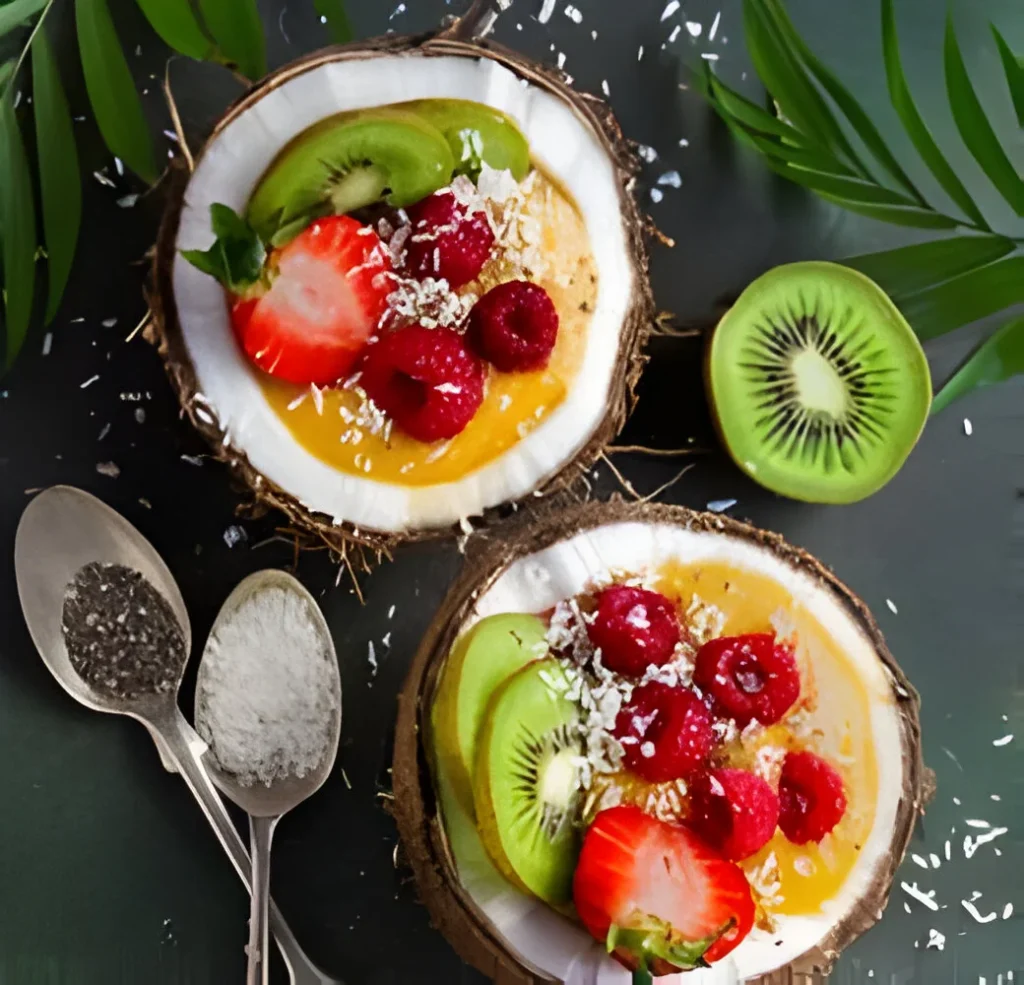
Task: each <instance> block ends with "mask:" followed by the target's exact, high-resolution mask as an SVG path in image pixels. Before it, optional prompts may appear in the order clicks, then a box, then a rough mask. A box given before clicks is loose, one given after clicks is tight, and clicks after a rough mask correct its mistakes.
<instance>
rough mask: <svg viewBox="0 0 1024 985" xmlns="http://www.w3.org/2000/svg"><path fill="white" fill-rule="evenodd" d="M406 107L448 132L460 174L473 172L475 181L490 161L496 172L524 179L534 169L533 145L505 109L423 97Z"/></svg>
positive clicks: (517, 179) (407, 104)
mask: <svg viewBox="0 0 1024 985" xmlns="http://www.w3.org/2000/svg"><path fill="white" fill-rule="evenodd" d="M402 108H403V109H406V110H408V111H409V112H410V113H415V114H416V115H417V116H420V117H422V118H423V119H424V120H426V121H427V122H428V123H429V124H431V125H432V126H435V127H437V129H438V130H440V131H441V132H442V133H443V134H444V135H445V139H446V140H447V141H448V144H449V146H450V147H451V151H452V156H453V157H454V158H455V173H456V174H466V175H469V177H471V178H472V179H473V180H474V181H475V180H476V178H477V175H478V174H479V173H480V168H481V166H482V165H484V164H486V165H488V166H489V167H492V168H494V170H495V171H506V170H507V171H511V172H512V177H513V178H515V179H516V181H522V180H523V178H525V177H526V174H527V172H528V171H529V170H530V145H529V143H527V140H526V137H524V136H523V134H522V131H521V130H520V129H519V127H517V126H516V124H515V123H514V122H513V120H512V118H511V117H509V116H507V115H506V114H505V113H502V112H501V110H497V109H494V108H493V107H492V106H485V105H484V104H483V103H474V102H471V101H470V100H468V99H422V100H418V101H416V102H412V103H405V104H403V106H402Z"/></svg>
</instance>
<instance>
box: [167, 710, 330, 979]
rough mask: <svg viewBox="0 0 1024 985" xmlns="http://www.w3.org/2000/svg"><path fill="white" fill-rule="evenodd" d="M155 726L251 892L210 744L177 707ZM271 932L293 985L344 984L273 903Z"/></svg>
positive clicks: (245, 860)
mask: <svg viewBox="0 0 1024 985" xmlns="http://www.w3.org/2000/svg"><path fill="white" fill-rule="evenodd" d="M152 724H153V731H154V732H155V733H158V734H159V735H160V736H161V738H162V739H163V746H164V748H165V749H166V751H167V753H168V755H169V757H170V759H171V760H172V761H173V762H174V764H175V766H177V768H178V772H179V773H181V775H182V777H183V778H184V780H185V782H186V783H187V784H188V787H189V789H190V790H191V791H192V793H193V795H194V796H195V798H196V800H197V801H198V802H199V806H200V807H201V808H202V809H203V813H204V814H205V815H206V818H207V820H208V821H209V822H210V826H211V827H212V828H213V830H214V832H215V833H216V835H217V838H218V840H219V841H220V843H221V845H222V846H223V847H224V851H226V852H227V854H228V858H230V859H231V861H232V863H233V864H234V867H235V871H236V872H237V873H238V874H239V876H241V878H242V882H243V883H244V884H245V887H246V889H248V890H249V891H250V892H251V891H252V863H251V862H250V860H249V853H248V852H247V851H246V848H245V843H244V842H243V841H242V838H241V836H240V835H239V834H238V830H237V829H236V828H235V825H234V822H233V821H232V820H231V816H230V815H229V814H228V812H227V808H226V807H225V806H224V801H223V800H221V798H220V793H219V792H218V791H217V788H216V787H215V786H214V785H213V782H212V781H211V780H210V777H209V774H208V773H207V772H206V768H205V767H204V766H203V764H202V756H203V753H204V752H205V751H206V743H205V742H203V740H202V739H201V738H200V737H199V735H198V733H197V732H196V731H195V729H193V728H192V726H191V725H189V723H188V722H187V721H185V717H184V715H182V714H181V711H180V710H179V709H178V707H177V706H176V705H175V707H174V708H173V709H172V711H171V712H170V713H169V714H168V715H166V716H160V717H159V718H158V719H156V720H154V721H153V723H152ZM270 929H271V930H272V931H273V933H274V938H275V939H276V940H277V946H278V947H279V948H280V949H281V955H282V957H283V958H284V963H285V964H286V965H287V966H288V975H289V978H290V980H291V983H292V985H341V983H340V982H339V981H338V980H337V979H335V978H331V977H330V976H329V975H327V974H326V973H325V972H322V971H321V970H320V969H319V968H317V967H316V965H314V964H313V962H312V961H310V959H309V958H308V957H307V956H306V953H305V951H303V950H302V947H301V946H300V945H299V942H298V941H297V940H296V939H295V935H294V934H293V933H292V931H291V928H290V927H289V926H288V924H287V923H285V919H284V917H283V916H281V911H280V910H278V908H277V906H276V905H275V904H274V901H273V900H270Z"/></svg>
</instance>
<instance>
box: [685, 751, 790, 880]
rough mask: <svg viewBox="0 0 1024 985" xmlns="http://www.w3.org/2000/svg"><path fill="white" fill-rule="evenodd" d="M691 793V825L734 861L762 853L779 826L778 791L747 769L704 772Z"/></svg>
mask: <svg viewBox="0 0 1024 985" xmlns="http://www.w3.org/2000/svg"><path fill="white" fill-rule="evenodd" d="M687 795H688V797H689V801H690V814H689V817H688V818H687V824H689V826H690V827H691V828H693V830H694V831H696V832H697V834H699V835H700V836H701V837H702V838H703V839H704V840H705V841H706V842H707V843H708V844H709V845H712V846H713V847H714V848H716V849H717V850H718V851H720V852H721V853H722V854H723V855H724V856H725V857H726V858H728V859H732V860H733V861H734V862H739V861H741V860H742V859H745V858H749V857H750V856H751V855H754V854H756V853H757V852H759V851H760V850H761V849H762V848H764V846H765V845H767V844H768V842H769V841H771V838H772V835H774V834H775V829H776V827H778V823H779V797H778V794H776V793H775V791H774V790H772V788H771V787H770V786H769V785H768V783H767V782H766V781H765V780H763V779H762V778H761V777H759V776H756V775H755V774H753V773H748V772H747V771H746V770H738V769H718V770H711V771H710V772H708V773H703V774H701V775H699V776H697V777H694V778H693V780H691V781H690V783H689V788H688V790H687Z"/></svg>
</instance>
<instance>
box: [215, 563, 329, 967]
mask: <svg viewBox="0 0 1024 985" xmlns="http://www.w3.org/2000/svg"><path fill="white" fill-rule="evenodd" d="M196 728H198V729H199V734H200V735H202V737H203V738H204V739H206V741H207V742H208V743H209V745H210V749H209V752H208V753H207V755H206V768H207V770H208V771H209V773H210V776H211V778H212V779H213V782H214V783H216V784H217V786H218V787H219V788H220V790H221V792H222V793H224V794H225V795H226V796H228V797H230V798H231V799H232V800H233V801H234V802H235V803H236V804H237V805H238V806H239V807H241V808H242V810H244V811H245V812H246V813H247V814H248V815H249V846H250V850H251V852H252V882H253V887H252V908H251V910H250V915H249V947H248V967H247V971H246V985H268V981H269V979H268V973H269V962H268V961H267V946H268V944H267V940H268V939H267V900H268V899H269V898H270V848H271V843H272V841H273V837H274V830H275V828H276V827H277V824H278V822H279V821H280V820H281V818H282V817H283V816H284V815H285V814H286V813H288V811H290V810H291V809H292V808H294V807H297V806H298V805H299V804H300V803H302V801H304V800H305V799H306V798H307V797H310V796H312V795H313V794H314V793H316V791H317V790H319V789H320V787H322V786H323V784H324V781H325V780H326V779H327V777H328V776H330V774H331V770H332V769H333V767H334V760H335V758H336V756H337V754H338V739H339V737H340V735H341V674H340V673H339V671H338V658H337V656H336V655H335V652H334V641H333V639H332V638H331V631H330V629H329V628H328V626H327V622H326V620H325V619H324V617H323V613H322V612H321V611H320V607H319V606H318V605H317V604H316V600H315V599H314V598H313V596H312V595H310V594H309V592H307V591H306V589H305V588H303V587H302V585H301V584H300V583H299V581H298V580H297V579H295V578H293V577H292V576H291V575H289V574H286V573H285V572H284V571H274V570H268V571H258V572H256V573H255V574H253V575H250V576H249V577H248V578H246V579H245V580H244V581H242V582H241V584H239V585H238V587H237V588H236V589H235V590H234V591H233V592H232V593H231V594H230V595H229V596H228V598H227V601H225V603H224V605H223V606H222V607H221V610H220V612H219V613H218V615H217V619H216V621H215V622H214V624H213V629H212V630H211V631H210V637H209V639H208V640H207V642H206V648H205V649H204V650H203V659H202V663H200V665H199V677H198V680H197V681H196Z"/></svg>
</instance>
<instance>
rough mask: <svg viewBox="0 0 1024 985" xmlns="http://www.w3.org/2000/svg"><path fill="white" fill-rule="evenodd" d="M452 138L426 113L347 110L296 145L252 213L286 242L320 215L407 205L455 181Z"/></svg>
mask: <svg viewBox="0 0 1024 985" xmlns="http://www.w3.org/2000/svg"><path fill="white" fill-rule="evenodd" d="M454 167H455V161H454V158H453V157H452V152H451V148H450V146H449V143H448V140H447V139H446V138H445V136H444V135H443V134H442V133H441V131H440V130H438V129H437V128H436V127H434V126H431V125H430V124H429V123H427V122H426V121H425V120H424V119H422V117H420V116H417V115H416V114H413V113H409V112H404V111H402V110H398V109H390V108H383V109H376V110H371V111H359V112H356V113H345V114H342V115H340V116H335V117H331V118H329V119H327V120H324V121H322V122H321V123H318V124H316V125H315V126H313V127H310V128H309V129H308V130H306V131H305V132H303V133H301V134H300V135H299V136H298V137H296V138H295V139H294V140H293V141H292V142H291V143H290V144H288V145H287V146H286V147H285V148H284V149H283V150H282V151H281V153H280V154H278V156H277V158H276V159H275V160H274V163H273V164H271V165H270V168H269V169H268V170H267V173H266V174H265V175H264V176H263V178H262V179H261V180H260V183H259V185H257V187H256V191H255V192H254V193H253V195H252V198H251V199H250V200H249V208H248V219H249V222H250V224H251V225H252V227H253V229H255V230H256V232H257V233H258V234H259V236H260V237H261V238H262V239H263V240H264V241H265V242H269V243H272V244H274V245H281V244H282V243H284V242H287V241H288V240H289V239H291V238H293V237H294V236H295V235H297V234H298V233H299V232H301V230H302V229H303V228H305V226H307V225H308V224H309V223H310V222H311V221H312V220H313V219H315V218H318V217H319V216H322V215H331V214H334V215H340V214H344V213H346V212H352V211H354V210H355V209H360V208H363V207H365V206H367V205H372V204H373V203H374V202H379V201H381V200H386V201H387V202H388V204H389V205H392V206H394V207H396V208H401V207H403V206H406V205H412V204H413V203H414V202H418V201H419V200H420V199H422V198H426V197H427V196H428V195H430V194H432V193H433V192H435V191H437V189H438V188H442V187H443V186H444V185H446V184H448V182H449V181H450V180H451V176H452V171H453V169H454Z"/></svg>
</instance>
